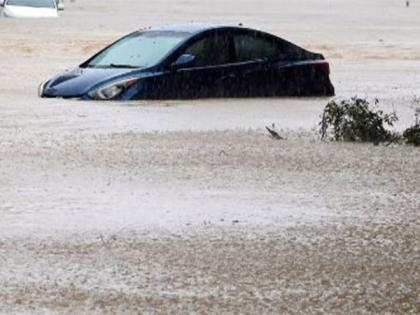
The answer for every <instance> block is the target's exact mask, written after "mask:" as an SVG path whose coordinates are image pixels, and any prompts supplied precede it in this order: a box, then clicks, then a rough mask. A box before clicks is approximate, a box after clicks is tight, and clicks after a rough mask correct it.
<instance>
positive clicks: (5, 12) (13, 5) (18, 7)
mask: <svg viewBox="0 0 420 315" xmlns="http://www.w3.org/2000/svg"><path fill="white" fill-rule="evenodd" d="M0 6H1V7H3V8H2V10H1V16H3V17H15V18H50V17H51V18H53V17H58V12H57V10H58V8H57V2H56V0H0Z"/></svg>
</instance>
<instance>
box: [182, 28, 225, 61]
mask: <svg viewBox="0 0 420 315" xmlns="http://www.w3.org/2000/svg"><path fill="white" fill-rule="evenodd" d="M183 53H184V54H191V55H194V56H195V60H194V63H193V66H194V67H205V66H217V65H222V64H226V63H229V62H230V59H231V58H230V43H229V37H228V36H227V35H225V34H219V33H215V34H211V35H209V36H207V37H204V38H202V39H199V40H198V41H196V42H194V43H193V44H192V45H191V46H189V47H188V48H187V49H185V51H184V52H183Z"/></svg>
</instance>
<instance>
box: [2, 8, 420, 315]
mask: <svg viewBox="0 0 420 315" xmlns="http://www.w3.org/2000/svg"><path fill="white" fill-rule="evenodd" d="M419 14H420V3H418V2H417V1H411V5H410V7H408V8H407V7H406V6H405V1H394V0H374V1H369V2H366V1H344V0H338V1H332V0H331V1H330V0H324V1H321V0H311V1H310V0H304V1H273V0H263V1H238V0H227V1H226V0H225V1H219V0H216V1H205V0H195V1H189V0H184V1H181V0H174V1H171V3H170V5H168V3H167V2H166V1H153V2H147V3H146V2H142V1H120V0H116V1H94V0H84V1H81V0H76V1H67V2H66V9H65V11H63V12H62V13H61V17H60V18H58V19H52V20H32V19H28V20H13V19H5V18H0V114H1V115H0V282H1V283H2V285H1V288H0V313H4V314H14V313H19V314H31V313H33V314H44V313H45V314H63V313H64V314H65V313H69V314H70V313H71V314H74V313H78V314H79V313H80V314H82V313H88V314H104V313H134V314H136V313H218V314H220V313H245V314H269V313H271V314H279V313H295V314H297V313H307V314H310V313H316V312H318V313H337V314H340V313H341V314H350V313H358V314H359V313H363V312H365V313H387V312H388V313H402V314H403V313H404V314H405V313H410V312H411V313H418V312H420V304H419V303H420V302H419V296H420V292H419V288H420V270H419V267H418V266H419V263H418V262H419V257H420V248H419V246H418V244H419V241H420V231H419V228H418V224H419V223H420V217H419V211H418V210H419V209H420V199H419V197H418V196H420V157H419V151H418V149H416V148H413V147H409V146H398V145H391V146H389V147H385V146H372V145H369V144H337V143H322V142H320V140H319V136H318V134H317V123H318V122H319V116H320V114H321V113H322V109H323V107H324V106H325V104H326V103H327V102H328V101H329V99H328V98H270V99H212V100H194V101H137V102H128V103H118V102H107V103H100V102H81V101H77V100H61V99H40V98H38V97H37V88H38V85H39V84H40V83H41V82H42V81H43V80H45V79H47V78H48V77H49V76H51V75H53V74H54V73H56V72H58V71H61V70H62V69H65V68H72V67H75V66H77V65H78V64H80V63H81V62H82V61H84V60H85V59H87V58H88V57H89V56H91V55H92V54H93V53H94V52H96V51H97V50H99V49H100V48H102V47H104V46H105V45H107V44H109V43H111V42H112V41H114V40H116V39H117V38H119V37H121V36H122V35H124V34H126V33H128V32H131V31H134V30H136V29H138V28H141V27H145V26H149V25H157V24H171V23H185V22H215V23H230V24H238V23H243V24H244V25H245V26H249V27H255V28H258V29H263V30H265V31H269V32H272V33H275V34H277V35H279V36H281V37H284V38H285V39H288V40H290V41H292V42H295V43H297V44H299V45H301V46H303V47H305V48H308V49H311V50H314V51H317V52H320V53H323V54H324V55H325V57H326V58H327V59H328V60H329V61H330V64H331V71H332V74H331V78H332V81H333V83H334V85H335V87H336V94H337V96H338V97H350V96H353V95H356V94H357V95H359V96H363V97H368V98H371V99H373V98H378V99H379V100H380V104H379V106H380V107H382V108H383V109H384V110H386V111H392V110H395V111H396V112H397V114H398V115H399V117H400V121H399V122H398V124H397V126H396V128H397V129H399V130H400V129H402V128H405V127H407V126H409V125H410V124H411V123H412V122H413V121H414V110H415V108H417V107H420V53H419V52H420V19H418V16H419ZM272 124H275V126H276V128H277V130H279V132H280V133H281V134H282V135H283V136H284V137H285V138H286V139H287V140H284V141H275V140H273V139H271V138H269V137H268V135H267V134H266V131H265V129H264V127H265V126H267V125H272Z"/></svg>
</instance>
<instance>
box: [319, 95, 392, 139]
mask: <svg viewBox="0 0 420 315" xmlns="http://www.w3.org/2000/svg"><path fill="white" fill-rule="evenodd" d="M377 104H378V100H375V105H377ZM369 106H370V104H369V102H368V101H367V100H366V99H363V98H358V97H352V98H351V99H344V100H333V101H331V102H329V103H328V104H327V106H326V107H325V109H324V113H323V115H322V120H321V122H320V127H321V130H320V132H321V139H323V140H326V139H332V140H335V141H360V142H373V143H375V144H379V143H380V142H393V141H395V140H396V139H397V138H398V136H397V135H395V134H394V133H393V132H391V131H389V130H387V129H386V127H392V126H393V125H394V123H395V122H396V121H398V117H397V115H396V114H395V112H394V113H391V114H384V112H383V111H382V110H374V109H371V108H370V107H369Z"/></svg>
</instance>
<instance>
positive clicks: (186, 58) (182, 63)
mask: <svg viewBox="0 0 420 315" xmlns="http://www.w3.org/2000/svg"><path fill="white" fill-rule="evenodd" d="M0 1H1V0H0ZM194 60H195V56H194V55H190V54H183V55H181V56H179V57H178V59H177V60H176V61H175V62H174V63H173V64H172V65H171V68H172V69H180V68H184V67H187V66H189V65H191V64H192V63H193V61H194Z"/></svg>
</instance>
